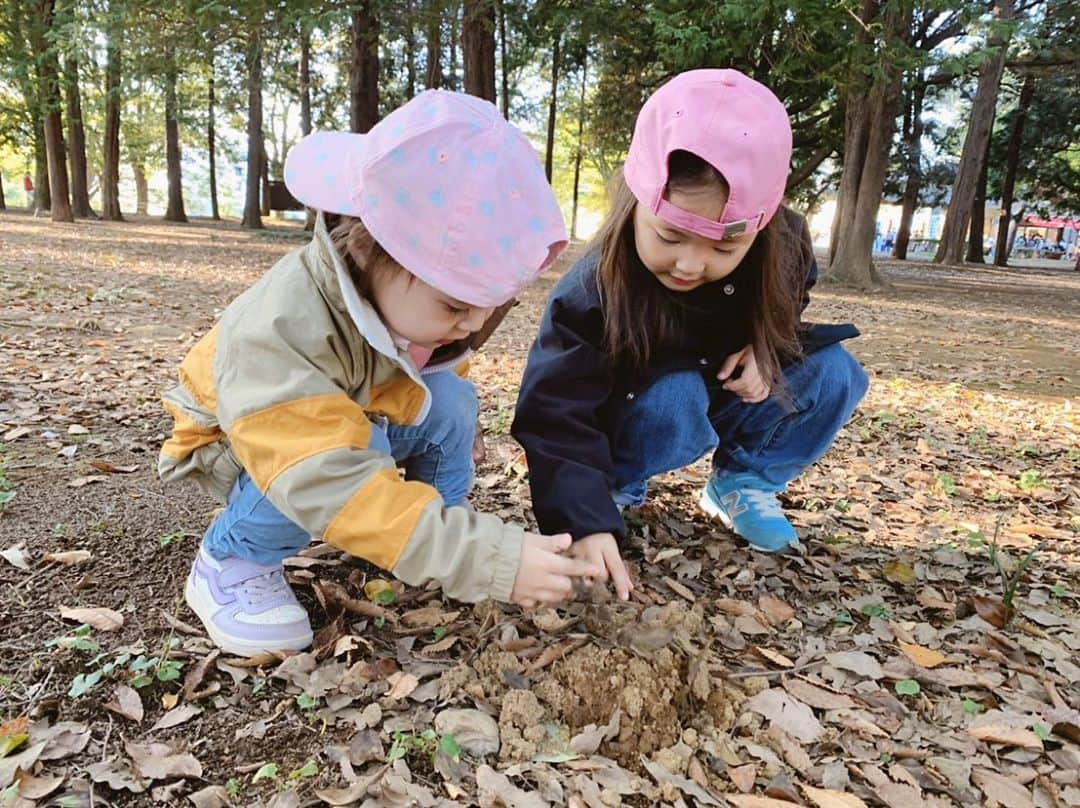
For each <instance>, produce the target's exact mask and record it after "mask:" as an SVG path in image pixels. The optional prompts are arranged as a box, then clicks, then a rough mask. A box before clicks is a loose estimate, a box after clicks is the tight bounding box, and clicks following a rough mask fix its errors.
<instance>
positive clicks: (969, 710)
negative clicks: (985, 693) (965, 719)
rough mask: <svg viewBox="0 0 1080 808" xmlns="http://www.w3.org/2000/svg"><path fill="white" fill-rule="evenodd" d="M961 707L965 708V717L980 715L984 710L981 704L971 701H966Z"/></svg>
mask: <svg viewBox="0 0 1080 808" xmlns="http://www.w3.org/2000/svg"><path fill="white" fill-rule="evenodd" d="M961 706H962V707H963V708H964V714H965V715H978V714H979V713H981V712H982V710H983V708H982V705H981V704H979V702H977V701H972V700H971V699H964V701H963V702H962V705H961Z"/></svg>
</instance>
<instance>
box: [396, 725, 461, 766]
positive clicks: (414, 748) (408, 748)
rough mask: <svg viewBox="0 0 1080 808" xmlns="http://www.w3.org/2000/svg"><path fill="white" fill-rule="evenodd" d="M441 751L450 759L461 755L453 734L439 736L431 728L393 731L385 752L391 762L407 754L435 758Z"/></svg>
mask: <svg viewBox="0 0 1080 808" xmlns="http://www.w3.org/2000/svg"><path fill="white" fill-rule="evenodd" d="M440 752H441V753H442V754H443V755H445V756H446V757H448V758H450V759H452V760H458V759H460V757H461V747H460V745H459V744H458V742H457V740H456V739H455V738H454V736H453V735H451V734H449V733H447V734H446V735H442V736H440V735H439V734H438V733H437V732H435V730H433V729H425V730H424V731H423V732H420V733H414V732H403V731H402V730H397V731H395V732H394V740H393V742H392V743H391V744H390V749H389V750H388V751H387V753H386V762H387V763H393V762H394V761H395V760H399V759H401V758H403V757H408V756H409V755H422V756H427V757H430V758H431V760H432V761H434V760H435V755H436V754H438V753H440Z"/></svg>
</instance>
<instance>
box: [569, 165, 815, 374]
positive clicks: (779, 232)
mask: <svg viewBox="0 0 1080 808" xmlns="http://www.w3.org/2000/svg"><path fill="white" fill-rule="evenodd" d="M667 187H668V191H670V190H671V189H672V188H678V189H680V190H696V189H709V190H715V192H716V193H719V194H723V196H724V197H725V198H726V197H727V194H728V185H727V182H726V181H725V180H724V178H723V176H721V175H720V173H719V172H717V171H716V169H715V168H713V167H712V166H711V165H709V164H708V163H707V162H705V161H704V160H702V159H701V158H700V157H698V156H697V155H694V154H691V153H690V152H686V151H676V152H673V153H672V155H671V157H670V159H669V164H668V185H667ZM611 196H612V207H611V211H610V212H609V213H608V216H607V218H606V219H605V220H604V223H603V224H602V225H601V226H600V230H599V232H598V233H597V234H596V236H595V237H594V238H593V240H592V242H591V244H590V245H589V249H590V250H599V255H600V260H599V265H598V268H597V277H598V279H599V284H600V291H601V294H602V296H603V298H604V344H605V350H606V351H607V354H608V356H609V357H610V359H611V360H612V362H613V363H614V364H616V365H629V366H631V367H633V368H635V369H642V368H644V367H645V366H646V365H647V364H648V362H649V358H650V357H651V356H652V354H653V352H654V350H655V349H656V347H657V346H660V345H665V344H671V343H673V342H675V341H676V336H677V334H678V333H679V330H680V329H681V328H682V315H681V312H680V311H679V309H678V308H676V307H674V306H672V304H671V299H670V297H669V296H668V295H667V294H665V292H664V289H663V287H662V286H661V285H660V284H659V283H657V282H656V279H655V278H654V277H653V275H652V273H650V272H649V270H648V269H647V268H646V267H645V265H644V264H643V263H642V262H641V258H639V257H638V253H637V248H636V246H635V244H634V209H635V207H636V206H637V199H636V198H635V197H634V194H633V192H632V191H631V190H630V188H629V187H628V186H627V184H626V180H625V179H623V175H622V171H621V170H619V171H616V173H615V175H614V177H613V184H612V189H611ZM792 236H793V234H792V233H791V232H790V229H789V228H788V226H787V223H786V222H785V220H784V217H783V214H782V213H781V212H779V211H778V212H777V214H776V215H774V216H773V218H772V220H771V221H770V222H769V223H768V225H766V226H765V228H764V229H763V230H761V231H760V232H759V233H758V235H757V238H755V239H754V243H753V245H752V246H751V247H750V250H749V251H748V252H747V254H746V256H745V257H744V258H743V260H742V262H741V263H740V266H744V265H750V266H754V267H757V270H758V271H757V272H755V273H753V278H754V282H753V283H754V286H753V291H752V294H751V295H750V310H749V311H748V312H746V321H747V322H748V323H749V324H750V344H751V345H753V346H754V356H755V358H756V359H757V363H758V368H759V369H760V371H761V376H762V378H763V379H764V380H765V381H766V383H768V384H769V385H770V386H771V387H772V388H773V389H775V390H782V388H783V377H782V375H781V371H780V367H781V363H782V362H784V361H785V360H787V359H790V358H793V357H795V356H798V354H799V352H800V348H799V340H798V333H797V329H798V324H799V304H800V297H801V294H800V293H801V290H802V283H803V280H802V278H801V277H797V272H798V269H799V262H798V261H797V260H795V255H794V254H793V248H794V246H795V245H794V244H793V242H794V241H795V239H793V237H792Z"/></svg>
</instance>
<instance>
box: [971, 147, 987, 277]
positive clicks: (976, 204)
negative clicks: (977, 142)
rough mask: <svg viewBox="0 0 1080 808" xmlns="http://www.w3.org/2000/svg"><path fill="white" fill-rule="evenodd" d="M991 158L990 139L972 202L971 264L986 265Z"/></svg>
mask: <svg viewBox="0 0 1080 808" xmlns="http://www.w3.org/2000/svg"><path fill="white" fill-rule="evenodd" d="M989 157H990V139H989V138H987V140H986V154H984V155H983V161H982V171H980V172H979V179H978V181H977V182H976V183H975V198H974V199H973V200H972V202H971V227H970V229H969V230H968V246H967V261H968V263H970V264H985V263H986V261H984V260H983V231H984V230H985V229H986V183H987V180H988V177H987V174H988V168H989V166H988V165H987V163H988V162H989Z"/></svg>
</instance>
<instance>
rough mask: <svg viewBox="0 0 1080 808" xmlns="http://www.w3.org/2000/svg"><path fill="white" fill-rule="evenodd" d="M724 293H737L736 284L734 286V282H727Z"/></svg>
mask: <svg viewBox="0 0 1080 808" xmlns="http://www.w3.org/2000/svg"><path fill="white" fill-rule="evenodd" d="M724 294H725V295H733V294H735V286H734V284H730V283H725V284H724Z"/></svg>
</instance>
